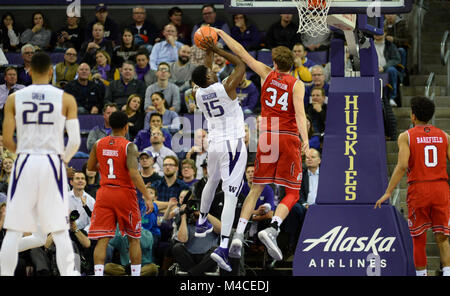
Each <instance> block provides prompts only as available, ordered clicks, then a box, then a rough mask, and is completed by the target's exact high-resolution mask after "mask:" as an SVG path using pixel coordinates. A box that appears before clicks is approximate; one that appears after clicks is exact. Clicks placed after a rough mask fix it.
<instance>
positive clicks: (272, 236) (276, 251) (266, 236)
mask: <svg viewBox="0 0 450 296" xmlns="http://www.w3.org/2000/svg"><path fill="white" fill-rule="evenodd" d="M277 228H278V227H277V226H276V225H271V226H269V227H267V228H266V229H264V230H261V231H260V232H258V238H259V240H260V241H261V242H262V243H263V244H264V245H265V246H266V248H267V252H268V253H269V255H270V256H271V257H272V258H273V259H274V260H277V261H280V260H282V259H283V253H282V252H281V250H280V248H278V244H277V236H278V233H279V232H280V231H279V230H278V229H277Z"/></svg>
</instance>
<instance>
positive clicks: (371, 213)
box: [293, 205, 415, 276]
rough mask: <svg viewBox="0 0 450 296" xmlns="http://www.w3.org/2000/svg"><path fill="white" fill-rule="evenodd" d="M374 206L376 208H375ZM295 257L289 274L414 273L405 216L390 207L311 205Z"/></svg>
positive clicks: (364, 274) (391, 274)
mask: <svg viewBox="0 0 450 296" xmlns="http://www.w3.org/2000/svg"><path fill="white" fill-rule="evenodd" d="M375 211H376V213H375ZM304 225H314V227H306V228H305V227H304V228H303V229H302V232H301V234H300V239H299V242H298V245H297V250H296V253H295V258H294V262H293V275H295V276H306V275H307V276H318V275H320V276H327V275H334V276H369V275H373V276H375V275H379V276H398V275H407V276H412V275H415V269H414V265H413V264H412V262H413V260H412V248H411V245H412V240H411V237H410V235H409V233H408V227H407V225H406V221H405V220H404V219H403V218H402V217H399V213H398V211H396V210H395V208H394V207H392V206H382V207H381V209H376V210H375V209H373V207H370V206H366V205H351V206H347V205H312V206H310V207H309V209H308V215H307V216H306V218H305V222H304Z"/></svg>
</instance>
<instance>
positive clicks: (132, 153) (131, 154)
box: [127, 143, 153, 214]
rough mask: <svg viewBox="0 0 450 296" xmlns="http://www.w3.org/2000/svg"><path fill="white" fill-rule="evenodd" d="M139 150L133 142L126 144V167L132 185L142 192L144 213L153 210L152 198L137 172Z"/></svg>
mask: <svg viewBox="0 0 450 296" xmlns="http://www.w3.org/2000/svg"><path fill="white" fill-rule="evenodd" d="M138 157H139V152H138V149H137V147H136V145H135V144H134V143H130V144H129V145H128V146H127V167H128V171H129V173H130V178H131V181H132V182H133V184H134V186H136V188H137V189H138V190H139V191H140V192H141V193H142V197H143V198H144V200H145V205H146V206H147V211H146V214H148V213H151V212H153V200H152V198H151V197H150V195H149V193H148V192H147V188H145V183H144V180H143V179H142V176H141V174H140V173H139V164H138Z"/></svg>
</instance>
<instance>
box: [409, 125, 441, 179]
mask: <svg viewBox="0 0 450 296" xmlns="http://www.w3.org/2000/svg"><path fill="white" fill-rule="evenodd" d="M408 137H409V149H410V151H411V153H410V156H409V163H408V183H411V182H417V181H434V180H447V179H448V175H447V147H448V142H447V136H446V134H445V133H444V132H443V131H442V130H440V129H439V128H437V127H434V126H432V125H425V126H424V125H422V126H416V127H413V128H411V129H409V130H408Z"/></svg>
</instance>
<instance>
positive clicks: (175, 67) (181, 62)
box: [169, 45, 196, 93]
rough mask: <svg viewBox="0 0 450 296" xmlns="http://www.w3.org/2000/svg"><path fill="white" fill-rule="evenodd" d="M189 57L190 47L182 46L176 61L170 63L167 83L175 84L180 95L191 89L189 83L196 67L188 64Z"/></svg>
mask: <svg viewBox="0 0 450 296" xmlns="http://www.w3.org/2000/svg"><path fill="white" fill-rule="evenodd" d="M190 57H191V47H190V46H189V45H183V46H182V47H180V49H179V50H178V60H177V61H176V62H173V63H170V73H172V74H171V77H170V79H169V81H170V82H173V83H175V84H176V85H177V86H178V88H179V90H180V92H181V93H184V92H185V91H186V90H187V89H188V88H190V87H191V85H190V83H189V81H190V80H191V77H192V71H194V69H195V67H196V66H195V65H194V64H192V63H190V62H189V59H190Z"/></svg>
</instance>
